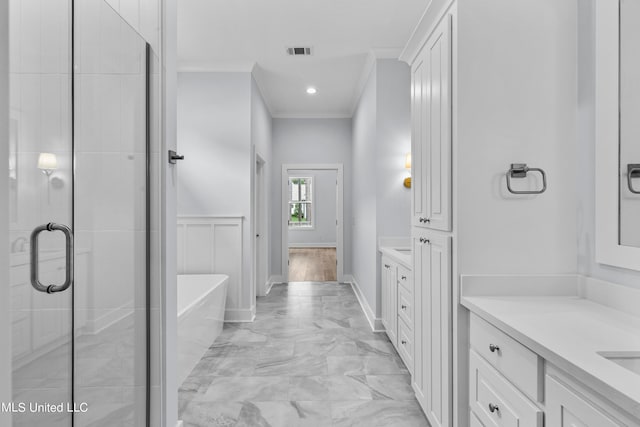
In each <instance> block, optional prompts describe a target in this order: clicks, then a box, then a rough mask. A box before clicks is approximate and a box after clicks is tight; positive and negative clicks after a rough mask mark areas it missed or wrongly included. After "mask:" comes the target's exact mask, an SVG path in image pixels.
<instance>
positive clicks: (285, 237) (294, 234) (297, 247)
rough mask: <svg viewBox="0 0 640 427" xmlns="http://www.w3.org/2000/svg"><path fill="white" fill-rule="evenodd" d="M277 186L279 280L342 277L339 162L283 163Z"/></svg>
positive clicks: (341, 213) (340, 172)
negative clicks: (279, 201)
mask: <svg viewBox="0 0 640 427" xmlns="http://www.w3.org/2000/svg"><path fill="white" fill-rule="evenodd" d="M282 186H283V191H282V194H283V197H282V218H283V222H282V230H283V233H282V259H283V266H282V268H283V276H284V278H285V281H286V282H340V281H343V267H342V265H343V244H344V242H343V215H344V214H343V170H342V165H341V164H330V165H319V164H307V165H283V168H282Z"/></svg>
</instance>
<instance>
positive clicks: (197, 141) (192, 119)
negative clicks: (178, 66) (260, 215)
mask: <svg viewBox="0 0 640 427" xmlns="http://www.w3.org/2000/svg"><path fill="white" fill-rule="evenodd" d="M250 91H251V74H250V73H179V74H178V147H179V149H180V153H181V154H183V155H184V156H185V160H184V162H183V163H181V167H180V169H179V171H178V174H179V180H178V215H219V216H245V217H250V216H251V210H250V201H251V198H250V180H251V173H250V169H251V164H252V162H251V158H250V157H251V144H250V141H251V132H250V130H251V92H250ZM246 232H247V233H248V232H249V230H246Z"/></svg>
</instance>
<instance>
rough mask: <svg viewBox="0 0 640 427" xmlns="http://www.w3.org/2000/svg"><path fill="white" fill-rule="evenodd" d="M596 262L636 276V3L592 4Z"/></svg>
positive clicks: (639, 25)
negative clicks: (630, 270)
mask: <svg viewBox="0 0 640 427" xmlns="http://www.w3.org/2000/svg"><path fill="white" fill-rule="evenodd" d="M593 12H594V13H595V20H594V22H595V29H594V30H595V31H594V33H595V39H594V41H595V100H594V101H595V102H594V106H595V139H596V152H595V163H596V164H595V166H596V188H595V196H596V198H595V210H596V242H595V243H596V245H595V246H596V253H595V258H596V262H598V263H600V264H607V265H612V266H616V267H622V268H627V269H632V270H638V271H640V219H639V218H640V194H636V193H637V192H638V191H640V171H639V170H638V166H637V165H640V79H638V77H637V76H638V75H639V73H640V56H639V55H638V54H637V52H638V50H639V49H640V2H638V1H637V0H595V8H594V9H593Z"/></svg>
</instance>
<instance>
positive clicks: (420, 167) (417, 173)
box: [411, 52, 428, 227]
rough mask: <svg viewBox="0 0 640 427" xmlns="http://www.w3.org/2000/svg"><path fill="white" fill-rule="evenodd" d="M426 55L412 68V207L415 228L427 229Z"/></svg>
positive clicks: (419, 58)
mask: <svg viewBox="0 0 640 427" xmlns="http://www.w3.org/2000/svg"><path fill="white" fill-rule="evenodd" d="M426 69H427V64H426V62H425V55H424V52H422V53H421V54H420V55H419V56H418V58H417V59H416V62H415V63H414V64H413V66H412V68H411V126H412V127H411V159H412V161H411V193H412V195H411V207H412V223H413V225H414V226H415V227H427V225H428V223H427V221H428V218H427V216H428V215H427V207H426V200H427V194H426V191H427V185H426V167H425V164H424V153H425V148H426V147H425V142H426V141H425V135H426V133H427V117H426V114H425V111H426V105H425V103H426V97H425V96H424V93H425V88H426V84H425V83H426V82H425V79H426V74H427V72H426Z"/></svg>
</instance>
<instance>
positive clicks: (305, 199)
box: [289, 177, 313, 229]
mask: <svg viewBox="0 0 640 427" xmlns="http://www.w3.org/2000/svg"><path fill="white" fill-rule="evenodd" d="M289 228H294V229H295V228H313V185H312V179H311V178H310V177H290V178H289Z"/></svg>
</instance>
